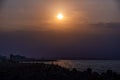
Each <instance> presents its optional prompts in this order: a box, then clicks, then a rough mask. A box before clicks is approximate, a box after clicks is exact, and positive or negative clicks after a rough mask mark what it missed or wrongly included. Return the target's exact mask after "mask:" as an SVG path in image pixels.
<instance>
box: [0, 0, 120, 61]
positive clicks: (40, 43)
mask: <svg viewBox="0 0 120 80" xmlns="http://www.w3.org/2000/svg"><path fill="white" fill-rule="evenodd" d="M58 13H62V14H63V15H64V19H63V20H61V21H59V20H58V19H57V18H56V16H57V14H58ZM119 14H120V1H119V0H0V39H1V40H0V44H1V45H0V53H1V54H3V55H8V54H11V53H13V54H20V55H25V56H30V57H31V56H32V57H37V58H41V57H80V58H108V59H120V54H119V53H120V38H119V36H120V15H119Z"/></svg>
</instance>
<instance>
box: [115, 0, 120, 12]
mask: <svg viewBox="0 0 120 80" xmlns="http://www.w3.org/2000/svg"><path fill="white" fill-rule="evenodd" d="M115 1H116V3H117V6H118V9H119V10H120V0H115Z"/></svg>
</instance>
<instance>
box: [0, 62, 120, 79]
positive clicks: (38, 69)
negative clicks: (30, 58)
mask: <svg viewBox="0 0 120 80" xmlns="http://www.w3.org/2000/svg"><path fill="white" fill-rule="evenodd" d="M0 80H120V74H118V73H116V72H113V71H112V70H107V71H106V72H103V73H97V72H93V71H92V69H90V68H88V69H87V70H86V71H83V72H81V71H78V70H76V69H75V68H74V69H73V70H69V69H67V68H63V67H60V66H57V65H52V64H43V63H41V64H40V63H39V64H29V63H0Z"/></svg>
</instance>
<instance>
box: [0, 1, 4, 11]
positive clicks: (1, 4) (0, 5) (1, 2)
mask: <svg viewBox="0 0 120 80" xmlns="http://www.w3.org/2000/svg"><path fill="white" fill-rule="evenodd" d="M4 1H5V0H0V9H1V8H2V6H3V3H4Z"/></svg>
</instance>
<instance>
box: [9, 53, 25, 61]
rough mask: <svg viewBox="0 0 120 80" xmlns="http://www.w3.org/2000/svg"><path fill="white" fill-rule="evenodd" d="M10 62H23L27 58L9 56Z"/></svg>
mask: <svg viewBox="0 0 120 80" xmlns="http://www.w3.org/2000/svg"><path fill="white" fill-rule="evenodd" d="M10 60H11V61H24V60H27V58H26V57H25V56H21V55H13V54H11V55H10Z"/></svg>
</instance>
